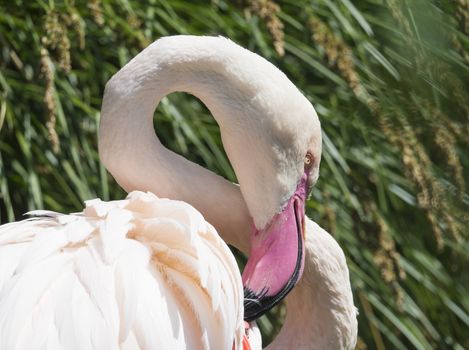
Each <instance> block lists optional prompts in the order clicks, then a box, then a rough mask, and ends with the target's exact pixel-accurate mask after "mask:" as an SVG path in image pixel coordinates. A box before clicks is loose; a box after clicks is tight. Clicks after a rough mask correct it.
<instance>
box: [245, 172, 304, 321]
mask: <svg viewBox="0 0 469 350" xmlns="http://www.w3.org/2000/svg"><path fill="white" fill-rule="evenodd" d="M307 187H308V185H307V173H306V172H305V174H303V176H302V178H301V180H300V182H299V184H298V186H297V188H296V191H295V193H294V194H293V196H292V197H291V198H290V200H289V201H288V203H287V205H286V206H285V208H284V209H283V210H282V211H281V212H280V213H278V214H276V215H275V216H274V217H273V218H272V220H271V221H270V223H269V224H268V225H267V226H266V227H265V228H264V229H262V230H258V229H256V228H254V229H253V232H252V234H251V254H250V255H249V259H248V261H247V264H246V267H245V269H244V271H243V276H242V279H243V286H244V319H245V320H246V321H248V322H249V321H252V320H255V319H257V318H259V317H260V316H262V315H263V314H264V313H266V312H267V311H268V310H270V309H271V308H272V307H274V306H275V305H277V304H278V303H279V302H280V301H282V299H283V298H284V297H285V296H286V295H287V294H288V293H289V292H290V291H291V290H292V288H293V287H294V286H295V285H296V284H297V283H298V281H299V279H300V278H301V275H302V274H303V268H304V255H305V248H304V217H305V200H306V194H307Z"/></svg>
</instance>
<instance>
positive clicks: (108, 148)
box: [0, 36, 357, 349]
mask: <svg viewBox="0 0 469 350" xmlns="http://www.w3.org/2000/svg"><path fill="white" fill-rule="evenodd" d="M175 91H184V92H187V93H190V94H192V95H194V96H196V97H197V98H199V99H200V100H201V101H202V102H203V103H204V104H205V105H206V106H207V107H208V109H209V110H210V111H211V113H212V114H213V116H214V118H215V119H216V121H217V123H218V124H219V127H220V131H221V135H222V141H223V145H224V148H225V150H226V153H227V155H228V157H229V159H230V162H231V164H232V166H233V168H234V170H235V173H236V176H237V178H238V181H239V185H237V184H233V183H230V182H229V181H227V180H225V179H223V178H222V177H220V176H217V175H215V174H214V173H212V172H210V171H208V170H206V169H204V168H202V167H200V166H198V165H196V164H194V163H191V162H189V161H188V160H186V159H185V158H183V157H181V156H180V155H177V154H175V153H173V152H171V151H169V150H168V149H166V148H165V147H164V146H163V145H162V144H161V143H160V142H159V140H158V138H157V136H156V134H155V131H154V126H153V112H154V110H155V109H156V107H157V105H158V103H159V102H160V101H161V99H162V98H163V97H164V96H166V95H167V94H169V93H171V92H175ZM99 153H100V159H101V161H102V162H103V163H104V164H105V166H106V167H107V169H108V170H109V172H110V173H111V174H112V175H113V176H114V178H115V179H116V181H117V182H118V183H119V184H120V186H122V187H123V188H124V189H125V190H126V191H127V192H129V195H128V196H127V198H126V199H125V200H120V201H111V202H104V201H101V200H99V199H93V200H89V201H86V202H85V209H84V210H83V211H82V212H80V213H75V214H69V215H63V214H59V213H55V212H50V211H44V210H40V211H34V212H32V213H30V214H31V215H32V217H31V218H29V219H26V220H23V221H20V222H14V223H10V224H5V225H3V226H0V349H31V348H38V349H39V348H41V349H42V348H44V349H156V348H162V349H231V348H232V347H233V348H236V349H249V348H251V349H260V348H261V342H260V334H259V331H258V329H257V328H256V326H255V322H254V320H255V319H256V318H258V317H260V316H261V315H262V314H264V313H265V312H266V311H267V310H269V309H270V308H272V307H273V306H274V305H276V304H277V303H278V302H280V301H281V300H282V299H283V298H286V299H285V300H286V306H287V316H286V319H285V323H284V326H283V327H282V329H281V331H280V333H279V334H278V336H277V337H276V338H275V340H274V342H273V343H271V344H270V345H269V346H268V347H267V349H286V348H293V349H353V348H354V346H355V343H356V338H357V320H356V309H355V307H354V304H353V296H352V291H351V286H350V281H349V272H348V268H347V264H346V260H345V256H344V253H343V251H342V250H341V248H340V247H339V245H338V244H337V242H336V241H335V240H334V239H333V238H332V237H331V236H330V235H329V234H328V233H327V232H325V231H324V230H323V229H321V228H320V227H319V226H318V225H317V224H315V223H314V222H312V221H311V220H310V219H308V218H307V217H305V208H304V203H305V200H306V198H307V194H308V192H309V191H310V189H311V187H312V186H313V185H314V184H315V182H316V181H317V179H318V176H319V162H320V158H321V131H320V123H319V120H318V117H317V115H316V112H315V110H314V108H313V107H312V105H311V104H310V102H309V101H308V100H307V99H306V98H305V97H304V96H303V95H302V94H301V93H300V92H299V90H298V89H297V88H296V87H295V86H294V85H293V84H292V83H291V82H290V80H289V79H288V78H287V77H286V76H285V75H284V74H283V73H282V72H280V71H279V70H278V69H277V68H276V67H275V66H274V65H272V64H271V63H269V62H268V61H266V60H265V59H263V58H261V57H260V56H258V55H256V54H254V53H252V52H250V51H248V50H246V49H243V48H242V47H240V46H238V45H237V44H235V43H233V42H232V41H230V40H228V39H225V38H223V37H194V36H173V37H165V38H161V39H159V40H157V41H155V42H154V43H153V44H151V45H150V46H149V47H147V48H146V49H145V50H143V51H142V52H141V53H140V54H139V55H137V56H136V57H135V58H133V59H132V60H131V61H130V62H129V63H128V64H127V65H126V66H125V67H123V68H122V69H121V70H120V71H119V72H118V73H117V74H115V75H114V76H113V77H112V78H111V80H110V81H109V82H108V83H107V85H106V89H105V93H104V98H103V105H102V111H101V120H100V130H99ZM218 234H220V235H221V237H222V238H223V240H222V238H221V237H220V236H219V235H218ZM225 242H226V243H228V244H230V245H233V246H234V247H236V248H238V249H240V250H241V251H242V252H245V253H249V259H248V262H247V265H246V267H245V270H244V272H243V274H242V276H241V274H240V272H239V270H238V268H237V265H236V261H235V259H234V257H233V255H232V253H231V252H230V250H229V248H228V246H227V244H226V243H225ZM243 303H244V305H243ZM243 319H244V320H246V321H243Z"/></svg>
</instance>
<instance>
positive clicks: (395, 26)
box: [0, 0, 469, 350]
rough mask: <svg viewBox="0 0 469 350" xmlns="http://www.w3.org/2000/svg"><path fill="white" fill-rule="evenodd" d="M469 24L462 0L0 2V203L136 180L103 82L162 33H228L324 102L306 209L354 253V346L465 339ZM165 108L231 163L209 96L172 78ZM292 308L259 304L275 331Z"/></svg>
mask: <svg viewBox="0 0 469 350" xmlns="http://www.w3.org/2000/svg"><path fill="white" fill-rule="evenodd" d="M468 31H469V5H468V3H467V1H464V0H460V1H454V2H446V1H437V0H433V1H431V0H421V1H398V0H386V1H385V0H362V1H355V2H352V1H351V0H340V1H339V0H336V1H333V0H313V1H306V0H294V1H293V0H285V1H281V2H280V1H279V2H274V1H272V0H249V1H232V2H230V1H223V0H213V1H211V2H207V1H182V0H181V1H177V0H147V1H136V0H115V1H111V0H102V1H101V0H91V1H87V2H84V1H73V0H68V1H54V0H49V1H45V0H43V1H41V0H38V1H26V0H12V1H6V0H5V1H0V55H1V56H0V215H1V216H0V220H1V222H2V223H4V222H7V221H12V220H15V219H20V218H21V214H22V213H24V212H26V211H28V210H31V209H36V208H47V209H51V210H57V211H63V212H68V211H78V210H80V209H81V207H82V202H83V200H85V199H89V198H92V197H96V196H99V197H101V198H103V199H117V198H122V197H123V196H125V193H124V192H123V191H122V190H121V189H120V188H119V187H118V186H117V185H116V183H115V182H114V181H113V180H112V178H110V176H109V175H108V174H107V173H106V171H105V169H104V168H103V167H102V165H101V164H100V163H99V161H98V155H97V147H96V137H97V125H98V120H99V110H100V103H101V96H102V92H103V87H104V84H105V83H106V81H107V80H108V79H109V78H110V77H111V76H112V74H113V73H115V72H116V71H117V70H118V69H119V68H120V67H121V66H123V65H124V64H125V63H126V62H127V61H129V59H130V58H131V57H133V56H134V55H135V54H137V53H138V52H139V51H140V50H141V49H142V48H144V47H145V46H146V45H148V44H149V43H150V42H152V41H153V40H155V39H157V38H159V37H161V36H164V35H170V34H178V33H186V34H206V35H224V36H228V37H230V38H231V39H232V40H234V41H236V42H238V43H240V44H241V45H243V46H245V47H247V48H248V49H250V50H252V51H255V52H258V53H259V54H260V55H262V56H264V57H266V58H267V59H269V60H270V61H272V62H273V63H275V64H276V65H277V66H278V67H279V68H280V69H281V70H283V71H284V72H285V73H286V74H287V75H288V76H289V77H290V78H291V79H292V81H294V82H295V84H297V86H298V87H299V88H300V89H301V90H302V91H303V93H304V94H305V95H306V96H307V98H308V99H309V100H310V101H311V102H312V103H313V105H314V106H315V108H316V110H317V111H318V114H319V116H320V119H321V122H322V126H323V134H324V147H323V149H324V153H323V162H322V166H321V177H320V180H319V181H318V184H317V187H316V189H315V190H314V191H313V195H312V198H311V200H310V201H309V204H308V213H309V215H310V216H311V217H312V218H313V219H315V220H316V221H317V222H319V223H320V224H321V225H322V226H324V227H325V228H327V229H328V230H329V231H330V232H331V233H332V234H333V235H334V236H335V238H336V239H337V240H338V241H339V243H340V244H341V246H342V247H343V248H344V250H345V252H346V255H347V258H348V263H349V266H350V270H351V279H352V284H353V288H354V295H355V297H356V300H355V302H356V305H357V306H358V308H359V311H360V315H359V327H360V328H359V336H360V339H359V344H358V348H359V349H366V348H369V349H379V350H381V349H422V350H423V349H464V348H466V349H468V348H469V331H468V329H469V296H468V295H469V293H468V292H469V290H468V289H469V287H468V286H469V273H468V270H467V266H468V265H467V264H468V257H469V243H468V231H469V230H468V228H467V226H468V221H469V214H468V213H469V196H468V190H467V189H468V186H467V183H468V170H467V169H468V165H469V157H468V154H469V153H468V143H469V136H468V135H469V114H468V109H469V104H468V101H469V97H468V90H467V82H468V60H469V54H468V51H467V48H468V43H469V41H468V36H467V34H468ZM292 113H294V111H292ZM155 121H156V122H157V123H158V124H159V127H158V130H159V136H160V138H161V139H162V141H163V143H164V144H165V145H166V146H168V147H169V148H171V149H173V150H175V151H176V152H178V153H180V154H182V155H184V156H186V157H188V158H190V159H191V160H194V161H196V162H198V163H200V164H202V165H204V166H206V167H207V168H209V169H211V170H213V171H215V172H217V173H219V174H222V175H223V176H225V177H227V178H229V179H231V180H235V177H234V174H233V171H232V169H231V167H230V165H229V162H228V160H227V158H226V156H225V154H224V152H223V149H222V146H221V142H220V137H219V132H218V129H217V126H216V124H215V123H214V121H213V119H212V117H211V116H210V115H209V114H208V112H207V110H206V109H205V108H204V106H203V105H201V103H200V102H199V101H197V100H195V99H194V98H192V97H190V96H187V95H183V94H173V95H171V96H169V97H168V98H165V99H164V101H163V102H162V104H161V105H160V107H159V109H158V111H157V112H156V114H155ZM283 313H284V310H283V308H281V307H280V308H277V309H276V310H273V311H272V312H271V313H270V314H269V315H268V317H264V318H262V319H261V320H260V325H261V327H262V328H263V330H264V333H265V337H266V340H267V341H268V340H269V339H271V338H272V336H273V334H274V333H275V332H276V331H277V330H278V329H279V327H280V323H281V321H279V319H281V315H282V314H283ZM305 331H306V332H307V330H305Z"/></svg>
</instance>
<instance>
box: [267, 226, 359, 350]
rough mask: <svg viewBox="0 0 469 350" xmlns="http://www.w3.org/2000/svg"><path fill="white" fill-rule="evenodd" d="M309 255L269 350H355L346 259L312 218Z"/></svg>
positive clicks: (308, 238)
mask: <svg viewBox="0 0 469 350" xmlns="http://www.w3.org/2000/svg"><path fill="white" fill-rule="evenodd" d="M305 253H306V260H305V270H304V273H303V278H302V279H301V281H300V282H299V283H298V284H297V286H296V287H295V288H294V289H293V290H292V292H291V293H290V294H289V295H288V296H287V297H286V299H285V301H286V308H287V316H286V319H285V322H284V325H283V327H282V329H281V330H280V333H279V334H278V335H277V337H276V338H275V339H274V341H273V342H272V343H271V344H270V345H269V346H268V347H267V350H277V349H278V350H280V349H313V350H315V349H317V350H323V349H354V348H355V343H356V340H357V327H358V326H357V318H356V316H357V312H356V308H355V306H354V304H353V296H352V289H351V286H350V280H349V272H348V268H347V264H346V261H345V256H344V254H343V251H342V249H341V248H340V247H339V245H338V244H337V242H336V241H335V240H334V239H333V238H332V237H331V236H330V235H329V234H328V233H327V232H326V231H324V230H323V229H322V228H321V227H319V226H318V225H317V224H315V223H314V222H312V221H311V220H309V219H308V218H307V219H306V245H305Z"/></svg>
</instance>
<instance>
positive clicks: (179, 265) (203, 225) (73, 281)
mask: <svg viewBox="0 0 469 350" xmlns="http://www.w3.org/2000/svg"><path fill="white" fill-rule="evenodd" d="M31 215H33V216H35V217H34V218H30V219H26V220H23V221H21V222H17V223H11V224H7V225H3V226H0V349H14V350H16V349H30V348H31V345H32V344H34V347H35V348H44V349H65V348H66V349H156V348H158V349H231V347H232V344H233V341H235V344H236V348H238V347H239V346H240V344H241V339H242V335H243V332H244V330H243V320H242V318H243V306H242V305H243V292H242V283H241V276H240V274H239V271H238V267H237V265H236V261H235V259H234V257H233V255H232V254H231V252H230V250H229V248H228V247H227V246H226V244H225V243H224V242H223V241H222V240H221V238H220V237H219V236H218V234H217V233H216V231H215V229H214V228H213V227H212V226H211V225H210V224H208V223H207V222H206V221H205V220H204V218H203V217H202V215H201V214H200V213H199V212H197V211H196V210H195V209H194V208H193V207H191V206H190V205H188V204H186V203H183V202H178V201H172V200H169V199H159V198H157V197H156V196H155V195H153V194H151V193H143V192H133V193H130V194H129V196H128V197H127V199H126V200H122V201H114V202H103V201H101V200H99V199H95V200H91V201H87V202H86V208H85V210H84V211H83V212H82V213H78V214H71V215H62V214H58V213H54V212H49V211H35V212H32V213H31Z"/></svg>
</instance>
